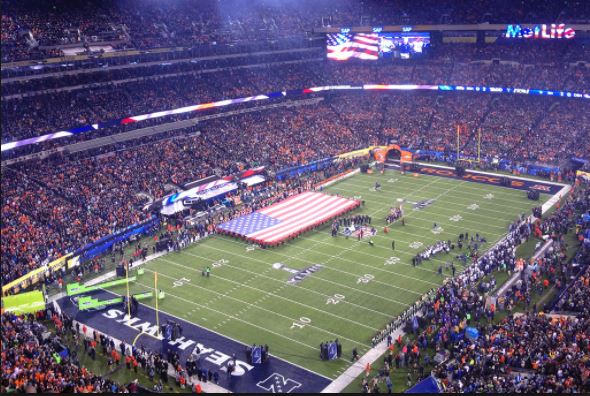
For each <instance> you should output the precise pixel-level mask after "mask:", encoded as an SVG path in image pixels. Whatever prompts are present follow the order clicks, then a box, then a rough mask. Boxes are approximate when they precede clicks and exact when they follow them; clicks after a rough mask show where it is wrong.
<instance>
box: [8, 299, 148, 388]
mask: <svg viewBox="0 0 590 396" xmlns="http://www.w3.org/2000/svg"><path fill="white" fill-rule="evenodd" d="M50 312H51V311H49V310H47V311H40V312H38V313H37V314H36V315H33V314H28V315H24V316H16V315H14V314H11V313H4V314H2V316H1V318H0V320H1V321H2V363H1V368H2V370H1V374H0V376H1V383H0V392H2V393H14V392H19V393H136V392H137V390H138V389H137V384H129V386H122V385H120V384H117V383H115V382H113V381H111V380H108V379H105V378H102V377H100V376H97V375H95V374H93V373H92V372H90V371H88V370H87V369H86V368H85V367H81V366H80V364H79V361H78V357H77V351H71V352H73V353H69V354H66V355H60V354H59V352H61V351H62V348H60V346H62V345H63V344H62V343H61V337H62V336H65V333H66V332H68V333H69V332H70V331H71V330H72V329H73V328H72V322H71V320H69V319H68V318H64V317H61V318H60V317H59V316H58V315H56V314H51V313H50ZM48 320H52V321H53V323H54V325H55V327H56V334H55V335H52V334H49V333H48V332H47V327H46V326H45V325H44V324H43V323H42V321H45V322H47V321H48ZM92 348H94V347H92ZM134 390H135V392H134Z"/></svg>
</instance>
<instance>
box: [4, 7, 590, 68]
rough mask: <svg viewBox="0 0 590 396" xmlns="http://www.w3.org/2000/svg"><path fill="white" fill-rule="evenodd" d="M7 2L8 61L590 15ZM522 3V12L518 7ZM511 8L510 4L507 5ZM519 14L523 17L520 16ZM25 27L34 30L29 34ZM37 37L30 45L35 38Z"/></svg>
mask: <svg viewBox="0 0 590 396" xmlns="http://www.w3.org/2000/svg"><path fill="white" fill-rule="evenodd" d="M5 3H6V4H4V7H3V9H2V53H3V61H15V60H23V59H32V58H33V59H34V58H40V57H48V56H56V55H58V56H59V55H61V51H60V50H59V47H60V46H64V45H79V46H82V45H88V44H93V43H94V44H96V43H100V42H105V41H108V42H109V43H113V44H111V46H113V45H114V47H115V49H118V48H137V49H146V48H155V47H174V46H177V47H180V46H185V47H191V46H218V45H224V44H235V43H239V42H257V41H264V42H272V41H276V40H280V39H289V38H304V37H307V35H308V33H309V32H311V31H312V30H313V29H314V28H318V27H322V26H363V25H365V26H366V25H372V26H383V25H398V24H404V25H415V24H432V23H434V24H437V23H447V24H448V23H456V22H459V23H483V22H487V23H494V22H498V23H507V22H511V21H513V20H514V17H515V15H517V14H519V15H518V17H519V18H520V19H523V18H524V19H527V18H528V19H530V20H551V21H557V20H560V21H567V22H570V23H573V22H576V21H577V22H587V21H588V18H587V17H584V15H588V5H587V4H585V2H583V1H556V2H546V1H543V2H540V3H535V4H534V5H533V4H527V5H524V4H523V5H518V6H517V7H515V5H514V4H513V3H512V2H509V1H507V0H494V1H489V2H481V1H479V2H475V3H465V4H458V3H456V2H452V1H449V0H446V1H440V2H437V3H436V6H433V5H432V4H431V3H430V2H428V1H419V2H416V1H408V0H389V1H387V2H385V3H383V2H372V1H362V2H357V1H353V0H346V1H336V0H323V1H319V2H318V1H309V0H306V1H300V2H287V3H277V2H274V1H270V0H257V1H256V2H243V1H240V0H232V1H227V2H224V3H223V4H219V3H218V2H215V1H212V0H210V1H203V2H200V3H199V7H194V6H193V3H192V2H190V1H187V0H184V1H179V2H174V3H172V4H166V3H160V2H155V1H151V2H150V1H148V2H138V1H134V0H125V1H117V2H115V1H113V0H110V1H88V2H87V1H84V2H82V1H77V2H64V1H60V0H52V1H47V2H44V3H43V5H42V6H40V5H39V4H37V3H36V2H33V1H30V0H29V1H7V2H5ZM515 8H517V13H516V14H515ZM507 10H510V12H509V11H507ZM517 19H518V18H517ZM23 32H27V33H28V32H30V35H31V36H30V38H29V40H28V41H26V40H25V39H24V38H23ZM29 43H30V44H29Z"/></svg>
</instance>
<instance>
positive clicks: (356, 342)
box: [146, 258, 370, 349]
mask: <svg viewBox="0 0 590 396" xmlns="http://www.w3.org/2000/svg"><path fill="white" fill-rule="evenodd" d="M161 260H162V261H165V262H167V263H169V264H172V265H176V266H177V267H180V268H185V269H187V270H192V271H194V272H201V271H199V270H197V269H193V268H190V267H187V266H184V265H182V264H179V263H177V262H175V261H172V260H167V259H165V258H162V259H161ZM146 271H149V272H154V271H151V270H149V269H146ZM159 275H160V276H162V277H164V278H168V279H172V280H176V278H174V277H172V276H169V275H165V274H163V273H161V274H159ZM218 278H219V279H223V280H226V281H228V282H230V283H235V284H238V285H240V286H243V287H251V286H247V285H245V284H244V283H240V282H236V281H232V280H229V279H225V278H222V277H218ZM186 286H191V287H196V288H198V289H202V290H205V291H207V292H209V293H214V294H217V295H219V296H222V297H223V298H229V299H231V300H234V301H237V302H239V303H242V304H246V305H247V306H248V307H251V308H256V309H260V310H261V311H265V312H268V313H271V314H274V315H276V316H279V317H281V318H284V319H287V320H289V321H290V322H297V321H298V318H295V319H293V318H290V317H288V316H286V315H283V314H280V313H278V312H275V311H273V310H271V309H268V308H263V307H261V306H258V305H256V304H252V303H249V302H246V301H244V300H240V299H238V298H235V297H232V296H230V295H227V294H223V293H220V292H217V291H215V290H212V289H208V288H206V287H203V286H199V285H197V284H194V283H190V282H188V283H186ZM255 290H259V289H255ZM259 291H261V292H263V293H264V294H265V295H267V296H268V295H271V293H266V292H264V291H262V290H259ZM166 294H168V293H166ZM202 306H203V307H205V306H204V305H202ZM205 308H207V307H205ZM217 312H220V313H221V311H219V310H218V311H217ZM306 326H308V327H310V328H313V329H316V330H318V331H320V332H323V333H327V334H329V335H331V336H334V335H335V336H337V337H338V338H341V339H343V340H347V341H350V342H352V343H355V344H359V345H363V346H365V347H370V345H368V344H365V343H364V342H361V341H358V340H353V339H350V338H347V337H344V336H343V335H340V334H338V333H335V332H333V331H330V330H326V329H324V328H321V327H318V326H314V325H312V324H307V325H306ZM314 349H315V348H314Z"/></svg>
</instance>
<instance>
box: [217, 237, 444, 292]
mask: <svg viewBox="0 0 590 396" xmlns="http://www.w3.org/2000/svg"><path fill="white" fill-rule="evenodd" d="M306 240H310V241H314V242H319V241H317V240H316V239H310V238H306ZM231 242H233V243H238V244H239V243H240V242H235V241H231ZM319 243H322V244H326V245H329V246H334V245H331V244H329V243H326V242H319ZM290 246H292V247H294V248H297V249H301V252H307V251H309V250H308V249H305V248H303V247H300V246H297V245H296V243H294V244H292V245H290ZM207 247H208V248H211V249H216V250H219V251H223V250H221V249H218V248H214V247H212V246H207ZM342 249H346V250H347V251H352V252H358V250H355V249H351V248H342ZM264 251H268V252H269V253H273V254H276V255H279V256H282V257H286V258H290V259H295V260H299V261H302V262H304V263H307V264H321V265H323V266H324V268H328V269H332V270H336V271H338V270H337V269H334V268H333V267H328V266H326V265H325V263H326V262H322V263H318V262H316V261H310V260H308V259H305V258H300V257H296V256H291V255H288V254H285V253H279V252H276V251H269V250H264ZM388 251H389V249H388ZM397 251H398V250H395V251H392V252H397ZM313 253H314V254H321V255H322V256H327V257H331V258H333V259H338V260H342V261H345V262H348V263H352V264H356V265H360V266H363V267H367V268H369V269H376V270H377V271H381V272H387V273H389V274H391V275H398V276H401V277H403V278H408V279H411V280H413V281H419V282H423V283H427V284H429V285H434V286H437V287H438V286H440V283H436V282H430V281H427V280H424V279H420V278H415V277H412V276H409V275H404V274H400V273H399V272H395V271H388V270H385V269H383V268H378V267H375V266H372V265H368V264H363V263H360V262H358V261H355V260H350V259H347V258H344V257H340V256H335V255H332V254H329V253H324V252H322V251H319V250H314V251H313ZM367 255H368V256H370V257H375V258H379V259H381V260H383V261H385V260H387V259H388V257H381V256H375V255H369V254H367ZM440 261H441V262H444V260H440ZM400 264H402V263H400ZM404 265H406V266H411V264H404ZM414 268H415V267H414ZM424 270H427V271H428V272H432V273H433V274H436V273H437V272H436V271H433V270H428V269H424ZM354 275H355V276H360V275H358V274H354Z"/></svg>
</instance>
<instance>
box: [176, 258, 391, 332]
mask: <svg viewBox="0 0 590 396" xmlns="http://www.w3.org/2000/svg"><path fill="white" fill-rule="evenodd" d="M184 253H186V254H188V255H189V256H193V257H197V258H200V259H206V260H210V261H211V262H215V261H216V260H211V259H210V258H206V257H202V256H198V255H196V254H192V253H189V252H184ZM173 263H175V264H173V265H177V266H179V267H182V268H186V269H189V270H194V269H192V268H190V267H186V266H184V265H182V264H180V263H177V262H175V261H174V262H173ZM223 266H224V267H225V266H230V265H229V264H224V265H223ZM231 267H232V268H237V267H233V266H231ZM269 269H270V268H269ZM194 271H195V272H200V271H199V270H194ZM244 272H247V273H250V274H252V275H256V276H261V277H266V276H264V275H263V274H262V273H257V272H251V271H244ZM215 278H216V279H222V280H225V281H227V282H231V283H237V284H238V285H240V286H242V287H247V288H248V289H252V290H256V291H258V292H262V294H263V295H264V296H266V297H268V296H273V297H276V298H280V299H281V300H285V301H288V302H291V303H294V304H297V305H301V306H302V307H305V308H309V309H312V310H314V311H318V312H321V313H322V314H325V315H329V316H334V317H336V318H338V319H339V320H344V321H346V322H350V323H352V324H355V325H357V326H361V327H365V328H367V329H369V330H373V331H377V330H379V329H377V328H375V327H371V326H367V325H365V324H362V323H359V322H356V321H354V320H351V319H348V318H344V317H342V316H339V315H335V314H333V313H331V312H328V311H324V310H322V309H319V308H316V307H313V306H311V305H307V304H304V303H302V302H299V301H295V300H292V299H290V298H287V297H283V296H281V295H278V294H275V292H270V291H265V290H263V289H258V288H255V287H252V286H248V285H246V284H245V282H244V283H240V282H236V281H233V280H231V279H228V278H225V277H222V276H220V275H215ZM251 279H252V278H251ZM251 279H250V280H251ZM271 279H274V278H271ZM277 281H279V282H280V283H281V287H282V288H283V287H285V286H288V284H287V283H286V282H284V281H281V280H280V279H277ZM246 282H247V281H246ZM234 290H235V289H234ZM232 291H233V290H232ZM223 296H225V294H223ZM329 297H331V296H329Z"/></svg>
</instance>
